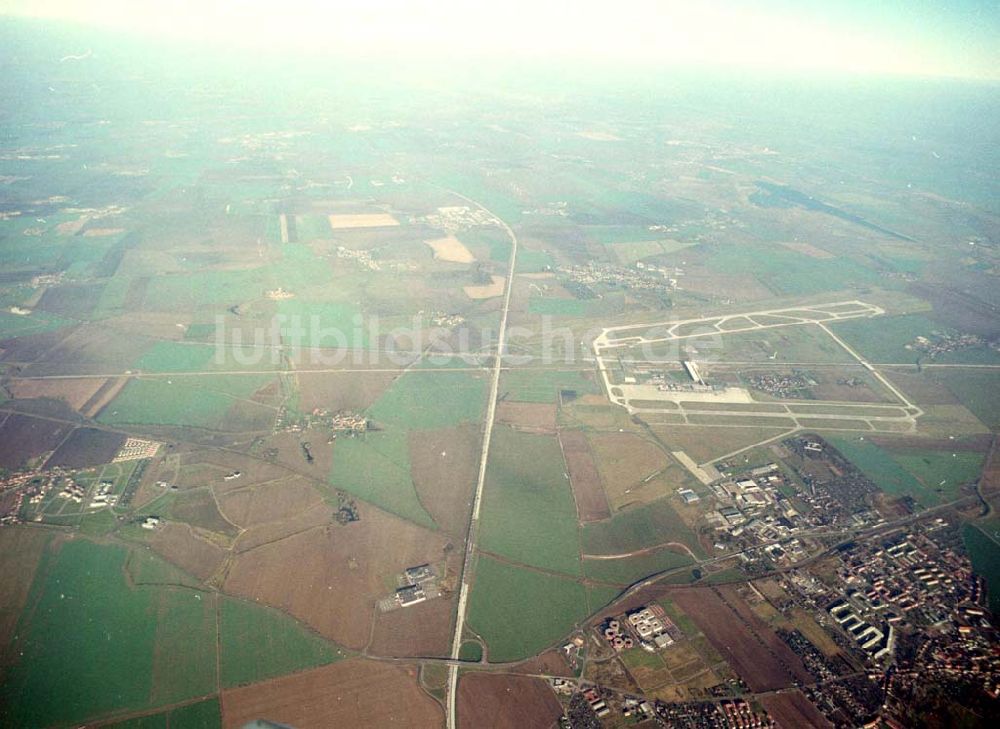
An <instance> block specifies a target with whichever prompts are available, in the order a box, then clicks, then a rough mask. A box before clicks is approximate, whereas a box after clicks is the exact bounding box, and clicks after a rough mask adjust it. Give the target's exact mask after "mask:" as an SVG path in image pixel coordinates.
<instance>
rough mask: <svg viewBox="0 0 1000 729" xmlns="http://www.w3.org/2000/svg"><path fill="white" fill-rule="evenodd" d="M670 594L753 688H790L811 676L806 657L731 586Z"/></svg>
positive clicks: (808, 679) (771, 689) (763, 689)
mask: <svg viewBox="0 0 1000 729" xmlns="http://www.w3.org/2000/svg"><path fill="white" fill-rule="evenodd" d="M670 598H671V599H672V600H673V601H674V602H676V603H677V604H678V605H679V606H680V608H681V610H683V611H684V612H685V613H687V614H688V615H689V616H690V617H691V619H692V620H694V621H695V623H696V624H697V626H698V628H699V629H700V630H701V631H702V632H703V633H704V634H705V636H706V637H707V638H708V639H709V641H710V642H711V643H712V647H714V648H715V649H716V650H717V651H718V652H719V653H720V654H721V655H722V656H723V657H725V659H726V660H727V661H728V662H729V665H730V666H732V668H733V670H735V671H736V673H738V674H739V676H740V678H742V679H743V680H744V681H746V683H747V685H748V686H749V687H750V689H751V690H753V691H774V690H776V689H780V688H787V687H789V686H791V685H792V684H793V682H794V681H796V680H798V681H800V682H808V681H810V680H812V679H811V677H810V675H809V672H808V671H806V670H805V667H804V666H803V665H802V661H801V660H800V659H799V657H798V656H796V655H795V654H794V653H793V652H792V651H791V649H790V648H788V646H787V645H785V644H784V643H783V642H782V641H781V639H780V638H778V636H777V635H775V633H774V631H773V630H771V628H770V627H769V626H768V625H767V624H766V623H764V622H763V621H762V620H761V619H760V618H758V617H757V616H756V615H754V614H753V612H752V611H751V610H750V606H749V605H747V604H746V602H744V601H743V599H742V598H740V597H739V595H737V594H736V593H735V590H732V589H731V588H730V591H729V592H728V593H727V594H726V595H725V599H723V596H722V594H721V592H719V591H716V590H713V589H711V588H698V589H693V590H674V591H672V592H671V593H670Z"/></svg>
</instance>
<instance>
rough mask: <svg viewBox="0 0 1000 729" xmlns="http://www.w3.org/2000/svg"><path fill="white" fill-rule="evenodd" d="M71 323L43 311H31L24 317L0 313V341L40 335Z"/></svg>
mask: <svg viewBox="0 0 1000 729" xmlns="http://www.w3.org/2000/svg"><path fill="white" fill-rule="evenodd" d="M73 323H74V322H73V321H72V320H71V319H66V318H64V317H60V316H56V315H55V314H49V313H47V312H44V311H33V312H31V314H28V315H26V316H21V315H20V314H12V313H11V312H9V311H0V339H7V338H10V337H23V336H25V335H27V334H40V333H42V332H47V331H51V330H53V329H59V328H60V327H64V326H69V325H70V324H73Z"/></svg>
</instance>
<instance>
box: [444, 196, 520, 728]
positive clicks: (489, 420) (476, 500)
mask: <svg viewBox="0 0 1000 729" xmlns="http://www.w3.org/2000/svg"><path fill="white" fill-rule="evenodd" d="M452 194H454V195H455V196H457V197H460V198H462V199H463V200H465V201H467V202H469V203H472V204H473V205H475V206H476V207H478V208H479V209H481V210H484V211H486V212H487V213H489V214H490V215H491V216H493V217H494V218H495V219H496V221H497V222H498V223H499V224H500V227H501V228H503V229H504V231H505V232H506V233H507V235H508V236H509V237H510V246H511V247H510V263H509V264H508V269H507V282H506V286H505V287H504V293H503V307H502V309H501V310H500V329H499V330H498V333H497V353H496V357H495V358H494V360H493V369H492V376H491V380H490V399H489V402H488V403H487V405H486V425H485V429H484V430H483V450H482V453H481V454H480V456H479V477H478V478H477V480H476V491H475V493H474V494H473V497H472V518H471V519H470V520H469V531H468V534H467V535H466V539H465V557H464V559H463V560H462V576H461V581H460V588H459V593H458V611H457V613H456V616H455V635H454V637H453V638H452V642H451V658H452V662H451V663H450V664H449V665H448V709H447V714H448V729H455V727H456V725H457V719H456V709H455V702H456V694H457V692H458V691H457V690H458V666H459V664H458V662H457V661H456V659H457V658H458V654H459V650H460V649H461V647H462V631H463V630H464V629H465V613H466V610H467V608H468V600H469V579H470V577H471V576H472V562H473V557H474V556H475V552H476V536H477V534H478V531H479V509H480V506H481V505H482V500H483V486H484V484H485V483H486V463H487V460H488V458H489V455H490V439H491V437H492V436H493V420H494V417H495V415H496V407H497V396H498V395H499V392H500V372H501V370H502V363H503V354H504V349H505V347H506V337H507V313H508V312H509V311H510V292H511V290H512V289H513V285H514V265H515V262H516V259H517V236H516V235H514V231H513V230H511V228H510V226H509V225H507V224H506V223H505V222H503V221H502V220H500V218H498V217H497V216H496V215H495V214H494V213H492V212H491V211H489V210H487V209H486V208H485V207H483V206H482V205H480V204H479V203H477V202H476V201H475V200H472V199H470V198H467V197H465V196H464V195H459V194H458V193H456V192H453V193H452Z"/></svg>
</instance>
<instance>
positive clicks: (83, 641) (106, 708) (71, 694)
mask: <svg viewBox="0 0 1000 729" xmlns="http://www.w3.org/2000/svg"><path fill="white" fill-rule="evenodd" d="M126 555H127V552H126V550H125V549H124V548H122V547H117V546H106V547H102V546H99V545H97V544H94V543H93V542H88V541H85V540H74V541H71V542H68V543H66V544H64V545H63V546H62V548H61V549H60V551H59V553H58V555H57V556H56V557H55V558H54V559H52V560H50V563H49V565H48V569H46V570H45V571H44V572H41V571H40V572H39V573H38V575H37V576H36V578H35V584H34V586H33V587H32V592H31V595H30V597H29V602H28V605H27V606H26V609H25V612H24V615H23V616H22V624H21V625H19V627H18V637H17V639H16V641H15V642H14V644H13V645H12V649H13V650H14V651H16V652H17V653H18V654H20V655H21V660H19V661H18V662H17V663H16V664H15V665H13V666H12V667H11V668H10V669H9V671H8V672H7V675H6V676H5V680H4V683H3V686H2V687H0V705H2V706H4V707H5V708H4V710H3V712H4V723H5V724H6V725H8V726H48V725H51V724H79V723H80V722H82V721H84V720H86V719H88V718H91V717H96V716H99V715H101V714H105V713H108V712H111V711H115V710H131V711H140V710H143V709H146V708H154V707H155V703H154V696H162V697H164V698H166V699H167V700H169V701H180V700H182V699H184V698H191V697H194V696H198V695H204V694H208V693H212V692H213V691H214V690H215V670H214V665H213V664H214V649H212V647H211V644H213V643H214V642H215V638H214V631H213V632H212V633H207V632H205V627H206V621H205V620H204V618H205V614H204V611H205V609H206V608H207V607H208V606H209V602H210V601H207V600H201V601H197V600H195V595H197V594H198V593H195V592H192V591H190V590H167V589H159V588H137V589H134V590H132V589H130V588H129V586H128V584H127V583H126V582H125V579H124V572H123V570H122V567H123V565H124V562H125V558H126ZM95 585H100V589H99V590H95V589H94V586H95ZM174 612H176V614H177V616H178V618H177V619H171V620H169V621H167V620H166V617H165V616H167V615H170V614H172V613H174ZM161 617H162V618H164V620H165V622H164V625H163V627H162V628H161V626H160V621H159V618H161ZM151 618H152V619H151ZM185 620H192V621H193V623H192V624H191V625H189V626H187V629H182V630H180V631H179V632H178V630H177V629H178V628H183V627H184V626H183V625H182V623H183V622H184V621H185ZM210 624H211V625H213V626H214V618H213V619H212V620H211V622H210ZM171 641H180V643H179V644H173V643H172V642H171ZM206 644H207V645H208V646H209V649H211V650H210V652H211V653H212V655H211V656H207V655H204V654H203V650H202V648H201V646H205V645H206ZM186 650H187V651H189V654H190V657H189V658H185V656H184V652H185V651H186ZM161 653H162V657H161V656H160V654H161ZM207 659H211V660H208V666H207V668H205V667H198V666H196V665H195V664H197V663H203V662H204V661H206V660H207ZM172 660H177V661H178V662H179V664H178V665H176V666H175V665H173V664H172V663H171V661H172ZM154 665H155V667H156V669H157V670H158V671H159V672H158V673H157V675H156V685H154V679H153V675H154V674H153V671H154ZM173 669H177V670H176V672H175V671H174V670H173ZM188 671H193V673H191V675H185V674H186V672H188Z"/></svg>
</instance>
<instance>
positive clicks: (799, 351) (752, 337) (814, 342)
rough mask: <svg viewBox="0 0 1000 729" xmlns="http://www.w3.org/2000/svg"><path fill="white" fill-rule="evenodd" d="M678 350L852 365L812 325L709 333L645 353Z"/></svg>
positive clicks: (753, 359)
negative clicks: (686, 349)
mask: <svg viewBox="0 0 1000 729" xmlns="http://www.w3.org/2000/svg"><path fill="white" fill-rule="evenodd" d="M692 333H694V331H692ZM699 333H700V331H699ZM678 347H680V348H681V349H685V348H689V347H694V348H695V349H697V350H698V351H699V352H701V353H703V356H705V355H707V356H712V357H714V358H717V359H718V360H719V361H721V362H726V361H749V362H778V363H781V362H844V363H853V362H855V360H854V358H853V357H851V355H850V354H848V353H847V352H846V351H845V350H844V348H843V347H841V346H840V345H839V344H837V342H836V341H834V339H833V338H832V337H831V336H830V335H828V334H827V333H826V332H824V331H823V330H822V329H820V328H819V327H818V326H816V325H815V324H795V325H790V326H780V327H773V328H771V329H758V330H756V331H750V332H732V333H728V334H715V333H710V334H705V335H704V336H697V337H692V338H691V339H685V340H681V341H680V342H666V343H663V344H658V345H649V351H650V352H652V353H653V354H671V355H675V354H676V353H677V351H678ZM641 351H642V350H641V349H640V350H637V351H636V352H635V354H637V355H639V354H640V353H641ZM772 357H773V358H774V359H772Z"/></svg>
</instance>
